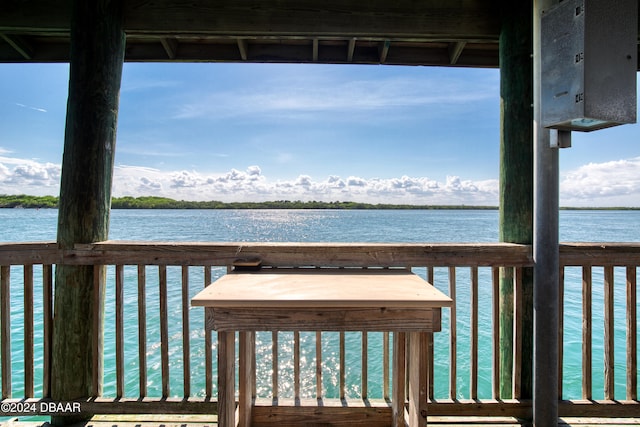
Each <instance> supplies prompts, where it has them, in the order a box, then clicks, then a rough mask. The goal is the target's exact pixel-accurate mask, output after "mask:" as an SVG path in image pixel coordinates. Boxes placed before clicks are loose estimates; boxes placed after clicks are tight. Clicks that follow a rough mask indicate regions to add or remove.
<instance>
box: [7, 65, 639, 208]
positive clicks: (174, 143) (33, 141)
mask: <svg viewBox="0 0 640 427" xmlns="http://www.w3.org/2000/svg"><path fill="white" fill-rule="evenodd" d="M0 82H2V83H0V85H1V86H2V91H1V92H0V194H21V193H26V194H32V195H44V194H51V195H57V194H58V192H59V181H60V163H61V160H62V151H63V139H64V123H65V112H66V98H67V88H68V65H67V64H36V65H34V64H25V65H20V64H2V65H0ZM499 117H500V95H499V72H498V70H492V69H490V70H483V69H457V68H439V67H390V66H364V65H350V66H346V65H274V64H133V63H127V64H125V67H124V72H123V81H122V88H121V95H120V112H119V119H118V120H119V121H118V124H119V126H118V141H117V144H116V169H115V173H114V189H113V194H114V196H127V195H129V196H141V195H157V196H166V197H171V198H175V199H184V200H223V201H261V200H282V199H288V200H298V199H300V200H355V201H365V202H372V203H378V202H388V203H416V204H468V205H497V203H498V175H499V132H500V129H499V120H500V119H499ZM573 135H574V136H573V147H572V148H570V149H565V150H562V152H561V155H560V158H561V205H564V206H640V145H639V144H638V140H639V139H640V129H639V127H638V125H625V126H619V127H616V128H612V129H607V130H603V131H597V132H592V133H589V134H582V133H574V134H573Z"/></svg>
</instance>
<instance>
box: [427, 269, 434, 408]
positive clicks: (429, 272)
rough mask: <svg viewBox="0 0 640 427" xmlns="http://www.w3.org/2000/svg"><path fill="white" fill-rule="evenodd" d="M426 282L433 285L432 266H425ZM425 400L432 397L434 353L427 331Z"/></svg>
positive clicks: (430, 337)
mask: <svg viewBox="0 0 640 427" xmlns="http://www.w3.org/2000/svg"><path fill="white" fill-rule="evenodd" d="M427 282H429V283H431V284H432V285H433V286H435V273H434V268H433V267H427ZM427 362H428V363H427V400H429V399H433V383H434V373H435V355H434V348H433V333H432V332H430V333H427Z"/></svg>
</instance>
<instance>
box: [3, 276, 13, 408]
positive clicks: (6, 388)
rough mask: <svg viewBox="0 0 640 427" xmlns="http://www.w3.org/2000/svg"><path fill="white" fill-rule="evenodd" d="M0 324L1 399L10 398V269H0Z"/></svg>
mask: <svg viewBox="0 0 640 427" xmlns="http://www.w3.org/2000/svg"><path fill="white" fill-rule="evenodd" d="M0 286H1V287H0V322H2V326H1V327H2V330H1V331H0V339H1V340H2V398H3V399H8V398H10V397H11V267H10V266H8V265H3V266H1V267H0Z"/></svg>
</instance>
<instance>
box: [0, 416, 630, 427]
mask: <svg viewBox="0 0 640 427" xmlns="http://www.w3.org/2000/svg"><path fill="white" fill-rule="evenodd" d="M428 423H429V425H430V426H435V427H479V426H488V427H520V426H529V425H530V423H528V422H525V421H521V420H518V419H515V418H511V417H435V416H434V417H429V419H428ZM637 425H640V419H637V418H586V417H585V418H577V417H571V418H561V419H560V420H559V422H558V427H570V426H573V427H614V426H620V427H629V426H637ZM313 426H315V424H314V425H313ZM313 426H310V425H306V424H305V426H303V427H313ZM0 427H49V424H48V423H39V422H33V421H31V422H29V421H20V420H19V419H12V420H9V421H5V422H2V423H0ZM73 427H217V422H216V417H215V416H206V415H99V416H95V417H93V418H92V419H91V420H90V421H87V422H86V423H80V424H76V425H74V426H73ZM323 427H325V425H324V424H323Z"/></svg>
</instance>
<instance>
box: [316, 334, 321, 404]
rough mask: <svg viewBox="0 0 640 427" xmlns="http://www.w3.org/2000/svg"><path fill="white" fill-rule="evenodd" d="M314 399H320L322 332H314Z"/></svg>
mask: <svg viewBox="0 0 640 427" xmlns="http://www.w3.org/2000/svg"><path fill="white" fill-rule="evenodd" d="M316 399H322V332H321V331H316Z"/></svg>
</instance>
